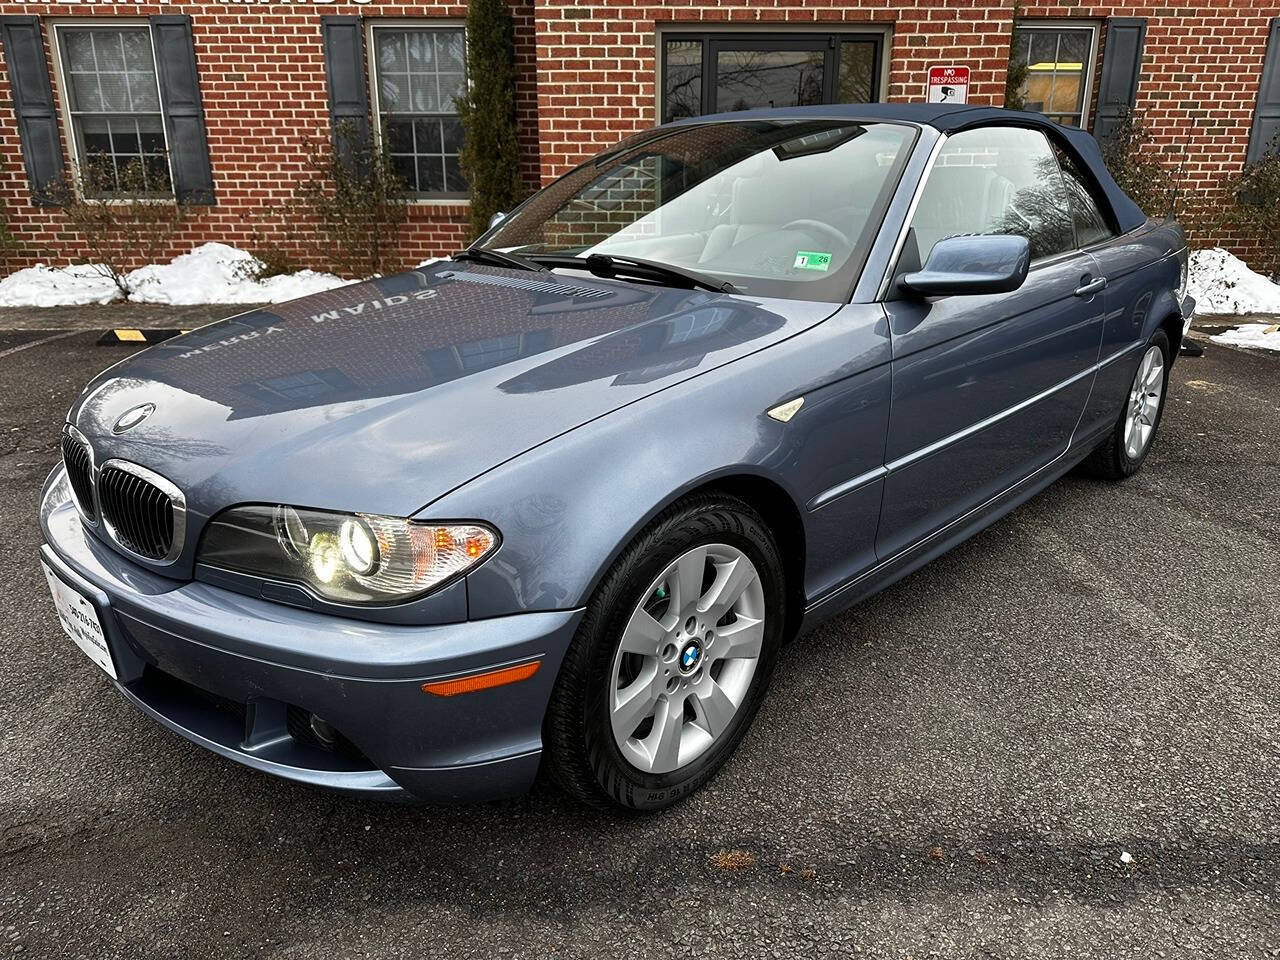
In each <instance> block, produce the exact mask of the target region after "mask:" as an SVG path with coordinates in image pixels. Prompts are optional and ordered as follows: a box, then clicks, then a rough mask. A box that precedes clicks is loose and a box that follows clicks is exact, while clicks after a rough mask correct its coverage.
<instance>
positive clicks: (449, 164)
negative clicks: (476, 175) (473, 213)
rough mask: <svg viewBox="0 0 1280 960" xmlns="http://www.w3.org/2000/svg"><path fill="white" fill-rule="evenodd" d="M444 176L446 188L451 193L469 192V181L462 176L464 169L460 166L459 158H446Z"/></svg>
mask: <svg viewBox="0 0 1280 960" xmlns="http://www.w3.org/2000/svg"><path fill="white" fill-rule="evenodd" d="M444 175H445V184H444V188H445V189H446V190H447V191H448V192H449V193H466V192H467V189H468V188H467V181H466V178H465V177H463V176H462V168H461V167H459V166H458V158H457V157H445V158H444Z"/></svg>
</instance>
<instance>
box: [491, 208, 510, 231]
mask: <svg viewBox="0 0 1280 960" xmlns="http://www.w3.org/2000/svg"><path fill="white" fill-rule="evenodd" d="M505 219H507V215H506V213H504V212H503V211H501V210H499V211H498V212H497V213H495V214H494V215H493V216H492V217H490V218H489V229H490V230H492V229H493V228H494V227H496V226H497V225H498V224H500V223H501V222H502V221H503V220H505Z"/></svg>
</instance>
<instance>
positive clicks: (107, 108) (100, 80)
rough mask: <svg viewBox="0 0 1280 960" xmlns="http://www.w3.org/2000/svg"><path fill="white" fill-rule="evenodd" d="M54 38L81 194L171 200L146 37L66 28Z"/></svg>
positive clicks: (138, 32) (116, 29)
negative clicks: (80, 181) (82, 188)
mask: <svg viewBox="0 0 1280 960" xmlns="http://www.w3.org/2000/svg"><path fill="white" fill-rule="evenodd" d="M54 38H55V39H54V42H55V44H56V45H57V46H58V47H59V50H60V57H61V66H62V78H63V87H64V91H65V94H64V96H65V103H66V110H67V116H68V119H69V120H70V125H71V141H72V148H73V150H74V151H75V158H76V161H77V165H78V167H79V169H80V172H81V179H82V183H83V184H84V186H85V187H86V188H87V189H88V190H90V191H92V192H94V193H97V194H100V195H108V196H109V195H111V194H113V193H118V194H127V195H137V194H157V195H167V194H171V193H172V186H171V183H170V177H169V158H168V154H167V150H166V147H165V138H164V118H163V116H162V115H161V113H160V91H159V87H158V86H157V84H156V64H155V57H154V56H153V54H152V50H151V30H150V29H149V28H148V27H146V26H142V25H134V26H112V27H98V26H93V27H90V26H70V25H68V26H59V27H57V28H56V29H55V31H54Z"/></svg>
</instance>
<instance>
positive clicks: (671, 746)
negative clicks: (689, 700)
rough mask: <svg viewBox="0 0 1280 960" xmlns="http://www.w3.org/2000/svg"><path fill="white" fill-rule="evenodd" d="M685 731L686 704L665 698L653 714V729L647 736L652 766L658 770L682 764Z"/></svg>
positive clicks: (673, 767) (646, 743) (672, 768)
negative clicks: (682, 745) (681, 741)
mask: <svg viewBox="0 0 1280 960" xmlns="http://www.w3.org/2000/svg"><path fill="white" fill-rule="evenodd" d="M683 732H684V704H682V703H677V702H676V701H674V700H665V701H663V702H662V703H661V704H659V705H658V709H657V711H656V712H655V713H654V715H653V731H652V732H651V733H650V734H649V736H647V737H645V740H644V745H645V748H646V749H647V750H648V753H649V760H650V766H651V768H652V769H654V770H657V771H660V772H661V771H666V770H674V769H675V768H676V767H678V766H679V765H680V734H681V733H683Z"/></svg>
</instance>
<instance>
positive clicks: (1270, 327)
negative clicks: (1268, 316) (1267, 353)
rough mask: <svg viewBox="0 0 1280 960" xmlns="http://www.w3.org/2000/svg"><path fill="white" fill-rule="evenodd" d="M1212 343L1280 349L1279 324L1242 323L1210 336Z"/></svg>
mask: <svg viewBox="0 0 1280 960" xmlns="http://www.w3.org/2000/svg"><path fill="white" fill-rule="evenodd" d="M1209 339H1210V340H1212V341H1213V342H1214V343H1225V344H1227V345H1228V346H1231V347H1246V348H1248V349H1251V350H1280V324H1275V323H1270V324H1268V323H1243V324H1241V325H1240V326H1238V327H1236V328H1235V329H1234V330H1228V331H1227V332H1226V333H1219V334H1218V335H1216V336H1213V337H1210V338H1209Z"/></svg>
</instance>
